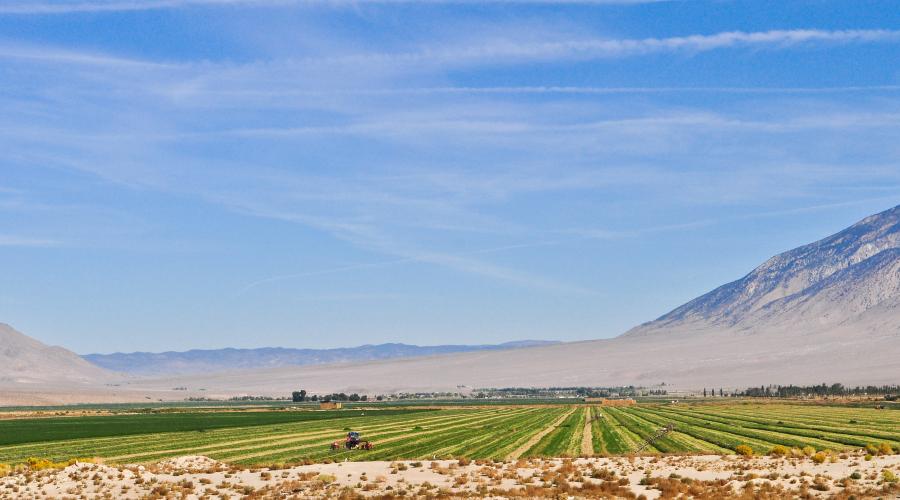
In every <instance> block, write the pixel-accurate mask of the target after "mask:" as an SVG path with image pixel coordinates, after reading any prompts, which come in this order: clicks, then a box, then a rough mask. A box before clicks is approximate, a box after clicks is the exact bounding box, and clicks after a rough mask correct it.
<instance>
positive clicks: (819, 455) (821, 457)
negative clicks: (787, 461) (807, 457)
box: [811, 451, 828, 464]
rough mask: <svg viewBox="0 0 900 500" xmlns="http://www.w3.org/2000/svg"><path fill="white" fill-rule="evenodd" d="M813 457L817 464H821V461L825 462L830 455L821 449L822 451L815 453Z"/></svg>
mask: <svg viewBox="0 0 900 500" xmlns="http://www.w3.org/2000/svg"><path fill="white" fill-rule="evenodd" d="M811 458H812V461H813V462H815V463H817V464H821V463H823V462H825V459H827V458H828V455H827V454H826V453H825V452H824V451H820V452H818V453H816V454H815V455H813V456H812V457H811Z"/></svg>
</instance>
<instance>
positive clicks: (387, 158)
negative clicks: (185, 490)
mask: <svg viewBox="0 0 900 500" xmlns="http://www.w3.org/2000/svg"><path fill="white" fill-rule="evenodd" d="M898 61H900V9H897V4H896V2H895V1H894V0H888V1H877V0H876V1H867V0H866V1H860V0H847V1H828V0H807V1H790V0H777V1H766V0H744V1H741V0H671V1H665V0H662V1H653V0H485V1H475V0H355V1H349V0H347V1H343V0H121V1H106V0H59V1H51V0H21V1H20V0H3V1H2V2H0V322H6V323H9V324H11V325H12V326H14V327H15V328H17V329H18V330H20V331H22V332H24V333H26V334H28V335H31V336H33V337H35V338H38V339H40V340H41V341H44V342H47V343H50V344H56V345H63V346H65V347H67V348H70V349H72V350H74V351H76V352H79V353H90V352H104V353H105V352H114V351H125V352H130V351H138V350H141V351H165V350H182V349H190V348H220V347H228V346H231V347H262V346H284V347H313V348H321V347H338V346H353V345H360V344H367V343H381V342H405V343H414V344H420V345H426V344H428V345H430V344H463V343H465V344H473V343H498V342H505V341H510V340H517V339H547V340H584V339H596V338H608V337H612V336H615V335H618V334H621V333H622V332H624V331H626V330H627V329H629V328H631V327H633V326H635V325H637V324H640V323H642V322H644V321H649V320H652V319H654V318H656V317H658V316H660V315H662V314H664V313H665V312H667V311H669V310H670V309H672V308H674V307H676V306H678V305H680V304H682V303H684V302H686V301H687V300H690V299H691V298H694V297H696V296H698V295H700V294H702V293H705V292H706V291H709V290H711V289H712V288H715V287H716V286H718V285H721V284H724V283H726V282H729V281H732V280H735V279H738V278H740V277H741V276H743V275H744V274H746V273H747V272H749V271H750V270H752V269H753V268H754V267H755V266H757V265H758V264H760V263H762V262H763V261H764V260H765V259H767V258H768V257H771V256H772V255H775V254H777V253H779V252H781V251H785V250H788V249H791V248H793V247H796V246H799V245H802V244H805V243H808V242H811V241H814V240H816V239H819V238H822V237H824V236H827V235H829V234H831V233H834V232H836V231H838V230H840V229H842V228H844V227H846V226H848V225H850V224H852V223H854V222H856V221H857V220H858V219H860V218H862V217H865V216H866V215H869V214H872V213H876V212H879V211H882V210H885V209H888V208H890V207H893V206H895V205H897V204H898V203H900V162H898V160H900V65H898Z"/></svg>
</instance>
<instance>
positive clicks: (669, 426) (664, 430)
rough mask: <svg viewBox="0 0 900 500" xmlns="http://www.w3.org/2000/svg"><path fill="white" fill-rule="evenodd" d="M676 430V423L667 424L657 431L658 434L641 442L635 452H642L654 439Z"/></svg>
mask: <svg viewBox="0 0 900 500" xmlns="http://www.w3.org/2000/svg"><path fill="white" fill-rule="evenodd" d="M674 430H675V424H667V425H666V426H665V427H663V428H662V429H659V430H658V431H656V434H654V435H652V436H650V437H648V438H647V439H645V440H644V442H643V443H641V445H640V446H638V449H637V450H636V451H635V453H640V452H641V451H643V450H644V448H646V447H648V446H650V445H652V444H653V442H654V441H656V440H657V439H659V438H661V437H663V436H665V435H666V434H668V433H670V432H672V431H674Z"/></svg>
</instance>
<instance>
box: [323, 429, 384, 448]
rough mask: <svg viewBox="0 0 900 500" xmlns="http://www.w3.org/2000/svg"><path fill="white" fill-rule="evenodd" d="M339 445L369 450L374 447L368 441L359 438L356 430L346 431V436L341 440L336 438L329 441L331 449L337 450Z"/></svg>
mask: <svg viewBox="0 0 900 500" xmlns="http://www.w3.org/2000/svg"><path fill="white" fill-rule="evenodd" d="M341 446H343V447H344V448H346V449H348V450H353V449H357V450H371V449H372V448H374V447H375V445H374V444H372V443H371V442H370V441H368V440H365V439H360V438H359V433H358V432H353V431H350V432H348V433H347V437H346V438H345V439H344V441H343V442H342V441H341V440H337V441H334V442H332V443H331V450H332V451H337V450H339V449H341Z"/></svg>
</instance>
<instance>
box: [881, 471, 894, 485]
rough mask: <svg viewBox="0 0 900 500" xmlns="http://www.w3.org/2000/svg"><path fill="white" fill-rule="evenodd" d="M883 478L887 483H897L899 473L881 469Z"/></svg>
mask: <svg viewBox="0 0 900 500" xmlns="http://www.w3.org/2000/svg"><path fill="white" fill-rule="evenodd" d="M881 479H883V480H884V482H886V483H896V482H897V475H896V474H894V473H893V472H891V471H889V470H887V469H884V470H883V471H881Z"/></svg>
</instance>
